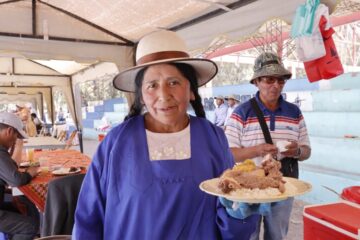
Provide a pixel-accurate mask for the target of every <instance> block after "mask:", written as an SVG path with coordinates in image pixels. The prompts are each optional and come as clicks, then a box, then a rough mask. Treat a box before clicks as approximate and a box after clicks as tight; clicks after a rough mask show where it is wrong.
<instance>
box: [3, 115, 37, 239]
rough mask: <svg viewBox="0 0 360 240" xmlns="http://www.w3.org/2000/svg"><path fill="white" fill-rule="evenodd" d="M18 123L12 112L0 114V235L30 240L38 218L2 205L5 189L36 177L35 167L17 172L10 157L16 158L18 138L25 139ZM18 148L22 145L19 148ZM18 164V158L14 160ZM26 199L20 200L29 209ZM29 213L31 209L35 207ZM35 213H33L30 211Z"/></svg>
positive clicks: (35, 229) (20, 124)
mask: <svg viewBox="0 0 360 240" xmlns="http://www.w3.org/2000/svg"><path fill="white" fill-rule="evenodd" d="M26 137H27V136H26V134H25V132H24V131H23V124H22V122H21V120H20V119H19V118H18V117H17V116H16V115H15V114H12V113H6V112H2V113H0V232H3V233H6V234H8V235H10V239H20V238H21V239H33V238H34V236H36V234H37V233H38V231H39V218H38V217H39V216H38V213H37V216H35V215H36V214H33V216H32V217H30V216H25V215H22V214H20V213H19V212H18V210H17V209H16V208H15V207H14V206H12V205H11V203H6V202H4V193H5V188H6V187H7V186H12V187H18V186H22V185H25V184H27V183H29V182H30V181H31V179H32V178H33V177H34V176H36V175H37V173H38V168H37V167H29V168H28V169H27V170H26V171H25V172H20V171H18V167H17V163H16V162H15V161H14V160H13V159H12V157H11V155H14V156H15V155H17V153H19V152H21V150H18V149H16V148H17V147H18V146H19V145H17V144H16V142H17V139H18V138H20V139H22V138H26ZM20 146H21V145H20ZM17 158H18V157H17ZM17 160H18V161H19V159H17ZM26 200H27V199H26V198H21V200H20V201H21V202H22V204H25V205H27V207H29V206H31V205H30V204H31V203H30V202H29V201H28V200H27V201H26ZM32 206H33V207H32V208H30V207H29V209H28V210H30V211H31V210H33V209H34V208H35V207H34V205H32ZM33 213H34V212H33Z"/></svg>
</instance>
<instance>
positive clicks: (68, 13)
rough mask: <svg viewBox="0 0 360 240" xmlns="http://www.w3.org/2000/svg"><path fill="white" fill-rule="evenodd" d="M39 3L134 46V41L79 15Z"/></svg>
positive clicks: (39, 0)
mask: <svg viewBox="0 0 360 240" xmlns="http://www.w3.org/2000/svg"><path fill="white" fill-rule="evenodd" d="M37 1H38V2H40V3H42V4H44V5H46V6H48V7H50V8H52V9H55V10H57V11H59V12H62V13H64V14H66V15H68V16H70V17H72V18H75V19H76V20H78V21H80V22H82V23H85V24H87V25H90V26H91V27H93V28H96V29H97V30H99V31H102V32H104V33H106V34H109V35H110V36H112V37H115V38H117V39H119V40H121V41H123V42H124V43H125V44H126V45H127V46H133V45H134V43H133V42H132V41H130V40H128V39H126V38H124V37H122V36H119V35H117V34H115V33H113V32H111V31H109V30H107V29H105V28H103V27H100V26H99V25H96V24H95V23H92V22H90V21H88V20H86V19H84V18H82V17H79V16H78V15H75V14H73V13H71V12H68V11H66V10H64V9H62V8H58V7H55V6H54V5H51V4H49V3H46V2H43V1H42V0H37Z"/></svg>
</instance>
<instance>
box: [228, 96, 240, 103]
mask: <svg viewBox="0 0 360 240" xmlns="http://www.w3.org/2000/svg"><path fill="white" fill-rule="evenodd" d="M229 99H232V100H234V101H236V102H240V100H238V99H236V98H232V97H230V98H225V100H226V101H229Z"/></svg>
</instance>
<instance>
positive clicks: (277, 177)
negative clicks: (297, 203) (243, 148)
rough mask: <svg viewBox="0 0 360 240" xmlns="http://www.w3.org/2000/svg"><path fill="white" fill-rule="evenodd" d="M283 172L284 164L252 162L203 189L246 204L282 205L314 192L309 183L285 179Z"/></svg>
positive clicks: (201, 186) (224, 174)
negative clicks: (258, 164) (258, 163)
mask: <svg viewBox="0 0 360 240" xmlns="http://www.w3.org/2000/svg"><path fill="white" fill-rule="evenodd" d="M280 168H281V163H280V162H279V161H275V160H273V159H272V160H266V161H264V162H263V165H262V167H256V166H255V164H254V162H253V161H252V160H250V159H249V160H246V161H244V162H243V163H241V164H236V165H235V166H234V167H233V168H232V169H228V170H226V171H224V172H223V174H222V175H221V176H220V177H219V178H213V179H209V180H206V181H203V182H202V183H201V184H200V186H199V187H200V189H201V190H202V191H204V192H206V193H208V194H211V195H214V196H218V197H224V198H226V199H229V200H232V201H237V202H246V203H265V202H278V201H281V200H285V199H287V198H288V197H295V196H299V195H303V194H305V193H307V192H309V191H310V190H311V188H312V187H311V184H309V183H307V182H304V181H301V180H298V179H296V178H290V177H283V176H282V173H281V172H280Z"/></svg>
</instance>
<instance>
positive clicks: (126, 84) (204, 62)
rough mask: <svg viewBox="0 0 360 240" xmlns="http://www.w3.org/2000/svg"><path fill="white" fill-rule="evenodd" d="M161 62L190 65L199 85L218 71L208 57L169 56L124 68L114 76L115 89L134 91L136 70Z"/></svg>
mask: <svg viewBox="0 0 360 240" xmlns="http://www.w3.org/2000/svg"><path fill="white" fill-rule="evenodd" d="M162 63H186V64H188V65H191V66H192V67H193V68H194V69H195V71H196V73H197V79H198V86H199V87H200V86H202V85H205V84H206V83H207V82H209V81H210V80H211V79H213V78H214V77H215V75H216V74H217V72H218V67H217V65H216V63H215V62H213V61H211V60H209V59H199V58H171V59H164V60H159V61H153V62H151V63H146V64H142V65H138V66H135V67H131V68H129V69H126V70H124V71H122V72H120V73H119V74H118V75H116V76H115V78H114V80H113V85H114V87H115V88H116V89H119V90H121V91H124V92H135V77H136V75H137V74H138V72H139V71H140V70H141V69H143V68H145V67H149V66H152V65H156V64H162Z"/></svg>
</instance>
